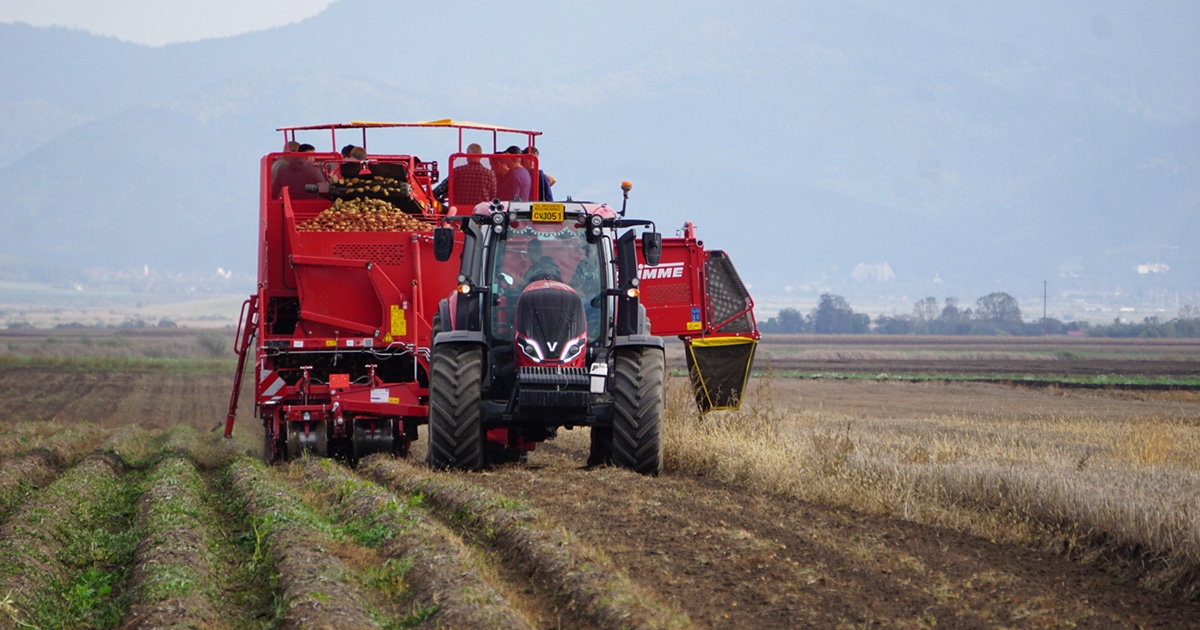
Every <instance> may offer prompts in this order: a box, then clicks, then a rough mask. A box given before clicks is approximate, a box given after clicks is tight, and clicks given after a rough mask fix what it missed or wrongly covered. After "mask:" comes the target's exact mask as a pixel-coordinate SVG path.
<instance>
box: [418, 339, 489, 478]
mask: <svg viewBox="0 0 1200 630" xmlns="http://www.w3.org/2000/svg"><path fill="white" fill-rule="evenodd" d="M430 372H431V374H430V377H429V452H428V455H427V456H426V458H425V461H426V462H428V463H429V465H430V466H433V467H434V468H453V469H457V470H479V469H481V468H483V464H484V442H485V439H484V437H485V436H484V431H483V419H482V416H481V415H480V412H481V407H482V406H483V402H482V395H483V383H482V381H483V348H481V347H480V346H477V345H474V344H449V343H447V344H442V345H440V346H438V347H437V349H436V350H434V352H433V357H432V358H431V359H430Z"/></svg>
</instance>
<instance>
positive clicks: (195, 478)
mask: <svg viewBox="0 0 1200 630" xmlns="http://www.w3.org/2000/svg"><path fill="white" fill-rule="evenodd" d="M147 485H148V487H147V489H146V491H145V493H143V494H142V497H141V499H140V500H139V501H138V519H139V525H140V527H141V528H142V530H143V531H145V537H144V538H143V539H142V541H141V543H139V544H138V547H137V551H136V552H135V554H134V559H133V562H134V564H133V571H132V574H131V583H132V585H133V586H132V589H131V591H132V592H133V603H132V605H131V607H130V609H129V612H128V613H126V615H125V618H124V620H123V621H122V624H121V627H122V628H169V627H197V628H225V627H228V624H227V623H225V622H224V620H222V619H221V618H220V616H219V615H218V614H217V608H216V606H215V605H214V599H215V598H216V593H217V586H216V578H215V576H214V574H213V568H212V565H211V563H210V561H209V556H210V554H211V548H212V546H213V537H214V535H213V533H212V531H211V528H210V524H211V523H214V522H215V518H214V515H213V514H212V512H211V511H210V510H208V508H207V506H205V505H204V504H203V503H202V502H201V500H200V494H201V493H202V492H203V486H202V483H201V480H200V476H199V474H198V473H197V472H196V468H195V466H193V465H192V463H191V462H190V461H189V460H187V459H184V458H182V457H170V456H168V457H167V458H165V459H163V460H162V461H161V462H159V464H158V465H157V466H155V468H154V470H153V471H152V472H151V474H150V478H149V480H148V483H147Z"/></svg>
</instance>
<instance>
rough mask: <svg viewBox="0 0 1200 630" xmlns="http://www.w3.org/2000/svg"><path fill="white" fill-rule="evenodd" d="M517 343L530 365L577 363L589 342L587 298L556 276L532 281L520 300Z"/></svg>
mask: <svg viewBox="0 0 1200 630" xmlns="http://www.w3.org/2000/svg"><path fill="white" fill-rule="evenodd" d="M515 324H516V332H517V334H516V344H517V349H518V356H519V357H521V358H522V359H523V361H522V362H525V361H528V362H527V363H525V364H526V365H575V364H577V363H581V362H582V360H583V355H584V352H583V351H584V349H585V346H586V345H587V315H586V314H585V313H584V310H583V301H582V300H581V299H580V298H579V294H578V293H576V292H575V290H574V289H572V288H571V287H570V286H568V285H566V284H563V283H562V282H556V281H554V280H539V281H537V282H532V283H530V285H529V286H528V287H526V288H525V290H524V291H522V292H521V297H520V298H519V299H518V300H517V311H516V322H515Z"/></svg>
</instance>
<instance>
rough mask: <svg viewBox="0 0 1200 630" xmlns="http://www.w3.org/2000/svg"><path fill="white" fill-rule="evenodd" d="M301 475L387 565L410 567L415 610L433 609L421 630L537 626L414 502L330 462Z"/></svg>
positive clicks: (311, 465)
mask: <svg viewBox="0 0 1200 630" xmlns="http://www.w3.org/2000/svg"><path fill="white" fill-rule="evenodd" d="M303 471H304V480H305V484H306V486H307V487H309V488H311V489H313V490H315V491H316V492H317V493H318V494H319V496H321V497H323V498H324V499H325V500H326V501H327V502H328V504H329V505H332V506H334V508H335V510H336V515H337V517H338V518H339V522H341V523H342V524H343V526H346V527H351V528H353V529H354V530H355V531H357V532H359V533H360V537H365V538H371V539H374V540H375V541H376V542H377V544H378V545H379V555H380V556H381V557H382V559H383V561H385V562H386V561H387V560H391V561H396V562H399V563H401V564H402V565H405V566H410V567H411V568H409V569H408V571H407V573H405V575H404V577H405V581H406V582H407V583H408V584H409V585H410V587H411V588H412V589H413V591H414V593H413V595H414V597H415V598H416V600H417V602H418V605H417V608H418V609H430V608H432V609H434V610H435V611H434V612H433V613H432V614H430V615H429V616H428V617H427V618H425V620H424V621H423V623H422V626H423V627H431V628H446V629H454V628H462V629H464V630H466V629H472V628H514V629H520V628H532V627H534V626H533V625H531V624H530V623H529V621H528V620H526V619H525V618H524V617H523V616H522V615H521V614H520V613H518V612H517V611H516V610H514V609H513V606H512V604H510V602H509V601H508V600H507V599H506V598H505V597H504V596H503V595H501V594H500V593H499V592H497V590H496V589H495V588H494V587H493V586H492V585H491V584H489V583H488V582H487V581H486V580H485V579H483V576H482V575H480V572H479V566H478V563H477V561H476V560H474V559H473V558H471V556H470V554H469V552H468V550H467V549H466V548H465V547H464V545H463V543H462V541H461V540H460V539H459V538H458V537H457V536H455V535H454V534H453V532H451V531H450V530H448V529H447V528H445V527H443V526H441V525H440V524H438V523H437V522H436V521H434V520H433V519H431V518H430V517H429V516H428V515H426V514H425V513H424V512H423V511H422V510H421V509H420V508H419V506H417V505H415V504H414V503H415V502H412V501H407V500H404V499H401V500H397V497H396V495H395V494H394V493H392V492H389V491H386V490H384V489H383V488H381V487H380V486H379V485H377V484H375V483H374V482H371V481H367V480H364V479H362V478H360V477H357V476H355V475H353V474H351V473H350V472H348V471H346V470H345V469H343V468H342V467H340V466H338V465H337V464H335V463H333V462H332V461H329V460H308V461H307V462H305V463H304V465H303Z"/></svg>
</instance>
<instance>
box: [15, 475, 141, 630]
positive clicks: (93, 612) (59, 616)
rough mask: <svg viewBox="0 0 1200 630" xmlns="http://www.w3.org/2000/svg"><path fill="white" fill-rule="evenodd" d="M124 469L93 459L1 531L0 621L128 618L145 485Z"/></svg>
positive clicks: (88, 623)
mask: <svg viewBox="0 0 1200 630" xmlns="http://www.w3.org/2000/svg"><path fill="white" fill-rule="evenodd" d="M120 467H121V465H120V463H119V462H116V461H114V460H112V459H111V458H109V457H107V456H92V457H89V458H87V459H85V460H84V461H83V462H82V463H80V464H79V465H78V466H76V467H75V468H72V469H71V470H69V471H67V472H66V473H65V474H63V475H62V476H61V477H59V478H58V479H57V480H56V481H55V482H54V483H52V484H50V486H48V487H47V488H46V489H45V490H43V491H42V492H41V493H39V494H38V495H37V496H36V497H34V499H33V500H32V501H30V502H29V503H27V504H26V505H25V506H24V507H23V508H22V509H21V510H19V511H18V512H17V513H16V514H14V515H13V517H12V518H11V519H10V520H9V521H8V522H7V523H5V525H4V527H3V528H0V593H4V595H3V600H2V601H0V619H3V620H5V621H7V622H11V624H12V625H16V626H23V627H40V628H63V627H72V628H84V627H89V628H90V627H106V626H113V625H116V624H117V622H119V621H120V619H121V615H122V612H123V611H124V609H125V607H126V604H127V601H128V598H129V594H128V593H127V592H123V590H122V585H123V584H124V581H125V580H124V578H125V573H126V567H128V566H129V564H130V561H131V559H132V556H133V552H134V547H135V546H136V545H137V541H138V532H137V529H136V528H135V527H134V522H133V512H134V500H135V499H136V497H137V495H138V489H139V488H138V486H139V485H140V484H138V483H137V481H138V480H137V477H136V476H135V475H136V474H135V475H134V476H128V475H127V476H125V478H123V476H122V474H121V472H120V470H119V469H120Z"/></svg>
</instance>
